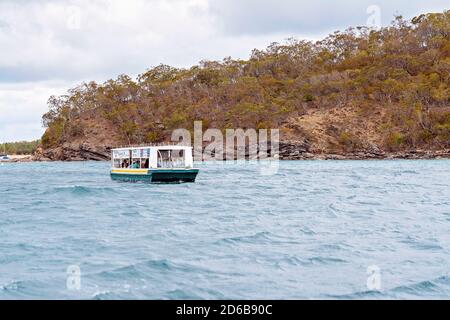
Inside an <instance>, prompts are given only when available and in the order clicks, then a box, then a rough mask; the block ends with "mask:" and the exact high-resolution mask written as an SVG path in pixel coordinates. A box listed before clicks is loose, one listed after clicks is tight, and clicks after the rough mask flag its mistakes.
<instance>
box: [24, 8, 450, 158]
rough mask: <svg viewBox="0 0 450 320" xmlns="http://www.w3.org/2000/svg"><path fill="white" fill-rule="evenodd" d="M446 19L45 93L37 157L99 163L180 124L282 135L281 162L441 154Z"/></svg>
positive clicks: (448, 52) (445, 123)
mask: <svg viewBox="0 0 450 320" xmlns="http://www.w3.org/2000/svg"><path fill="white" fill-rule="evenodd" d="M449 24H450V11H446V12H443V13H430V14H423V15H420V16H418V17H415V18H413V19H411V20H410V21H406V20H404V19H403V18H402V17H397V18H396V19H395V20H394V21H393V22H392V24H391V25H390V26H388V27H385V28H381V29H379V30H375V29H370V28H367V27H355V28H349V29H347V30H345V31H337V32H335V33H333V34H331V35H329V36H328V37H326V38H325V39H323V40H321V41H317V42H310V41H302V40H295V39H289V40H287V41H286V42H283V43H273V44H271V45H270V46H269V47H268V48H267V49H265V50H262V51H260V50H256V49H255V50H254V51H253V52H252V53H251V56H250V59H248V60H234V59H231V58H225V59H224V60H223V61H202V62H201V63H200V64H199V65H196V66H193V67H191V68H189V69H177V68H173V67H170V66H167V65H159V66H157V67H154V68H151V69H149V70H147V71H145V72H144V73H142V74H141V75H139V76H138V77H137V79H132V78H131V77H129V76H127V75H120V76H118V77H117V79H115V80H108V81H106V82H105V83H103V84H99V83H95V82H89V83H83V84H81V85H80V86H78V87H76V88H73V89H71V90H69V91H68V93H67V94H66V95H62V96H52V97H51V98H50V99H49V101H48V104H49V111H48V112H47V113H46V114H45V115H44V116H43V123H44V126H45V127H46V128H47V129H46V131H45V134H44V135H43V136H42V138H41V140H40V142H39V146H37V147H36V150H35V151H34V152H33V159H34V160H108V159H109V158H110V150H111V148H113V147H115V146H121V145H136V144H144V143H155V142H167V141H169V139H170V134H171V132H172V131H173V130H175V129H177V128H187V129H190V128H192V126H193V122H194V121H202V122H203V126H204V127H208V128H217V129H220V130H225V129H226V128H243V129H247V128H255V129H261V128H267V129H271V128H279V129H280V135H281V141H280V158H281V159H290V160H301V159H391V158H405V159H419V158H448V157H450V91H449V86H448V84H449V83H450V76H449V74H450V39H449V37H450V33H449V32H450V31H449V30H450V29H449Z"/></svg>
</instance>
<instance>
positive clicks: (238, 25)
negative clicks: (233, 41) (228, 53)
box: [210, 0, 449, 35]
mask: <svg viewBox="0 0 450 320" xmlns="http://www.w3.org/2000/svg"><path fill="white" fill-rule="evenodd" d="M372 5H377V6H379V7H380V9H381V22H382V24H383V25H386V24H388V23H389V22H390V21H392V19H393V17H394V15H397V14H402V15H404V16H405V17H411V16H414V15H416V14H419V13H423V12H428V11H433V10H437V11H443V10H444V9H445V8H448V7H449V5H448V1H447V0H431V1H421V0H398V1H392V0H391V1H389V0H379V1H374V0H343V1H331V0H314V1H296V0H278V1H273V0H245V1H229V0H211V6H210V10H211V14H213V15H214V16H215V17H216V19H217V21H218V22H219V23H220V24H221V27H222V31H223V32H224V33H227V34H263V33H277V32H290V33H293V35H295V34H310V35H321V34H323V33H324V32H332V31H334V30H337V29H345V28H347V27H349V26H358V25H364V24H366V21H367V18H368V16H369V15H368V14H367V8H368V7H369V6H372Z"/></svg>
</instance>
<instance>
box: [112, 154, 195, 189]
mask: <svg viewBox="0 0 450 320" xmlns="http://www.w3.org/2000/svg"><path fill="white" fill-rule="evenodd" d="M111 161H112V168H111V177H112V178H113V179H116V178H117V179H127V180H150V181H151V182H194V181H195V178H196V176H197V174H198V172H199V170H198V169H194V158H193V155H192V147H186V146H148V147H128V148H118V149H113V150H112V157H111Z"/></svg>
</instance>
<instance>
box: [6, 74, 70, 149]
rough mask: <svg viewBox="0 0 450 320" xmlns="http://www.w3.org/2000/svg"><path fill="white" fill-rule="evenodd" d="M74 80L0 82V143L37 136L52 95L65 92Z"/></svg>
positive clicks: (40, 130) (40, 133)
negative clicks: (59, 81) (60, 81)
mask: <svg viewBox="0 0 450 320" xmlns="http://www.w3.org/2000/svg"><path fill="white" fill-rule="evenodd" d="M73 85H74V83H66V82H65V83H57V82H34V83H20V84H18V83H14V84H0V142H2V141H19V140H28V139H36V138H39V137H40V136H41V135H42V133H43V128H42V126H41V116H42V114H44V113H45V112H46V111H47V106H46V101H47V100H48V98H49V97H50V96H51V95H53V94H56V95H58V94H64V93H65V91H66V89H67V88H68V87H70V86H73Z"/></svg>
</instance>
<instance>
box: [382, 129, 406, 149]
mask: <svg viewBox="0 0 450 320" xmlns="http://www.w3.org/2000/svg"><path fill="white" fill-rule="evenodd" d="M404 141H405V137H404V136H403V134H401V133H400V132H392V133H390V134H389V136H388V139H387V142H386V144H387V147H388V148H389V149H390V150H391V151H397V150H399V149H400V147H401V146H402V144H403V143H404Z"/></svg>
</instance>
